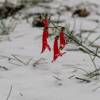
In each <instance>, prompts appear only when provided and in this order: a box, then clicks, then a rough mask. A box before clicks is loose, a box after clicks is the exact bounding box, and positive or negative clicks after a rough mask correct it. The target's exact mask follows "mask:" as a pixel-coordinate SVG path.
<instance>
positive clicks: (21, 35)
mask: <svg viewBox="0 0 100 100" xmlns="http://www.w3.org/2000/svg"><path fill="white" fill-rule="evenodd" d="M82 1H85V0H55V1H53V2H52V3H50V4H48V5H52V4H54V5H52V6H53V8H54V9H55V8H57V7H58V6H59V5H60V4H61V3H62V4H63V5H65V3H66V2H69V4H71V5H76V4H77V3H80V2H82ZM86 1H87V0H86ZM88 1H90V2H94V3H96V4H99V3H100V2H99V1H98V0H88ZM59 2H60V4H59ZM74 3H75V4H74ZM55 4H57V5H55ZM41 10H42V11H43V9H41ZM29 11H30V12H32V11H33V12H36V10H35V8H33V10H32V9H29ZM39 12H40V9H39ZM67 14H68V13H65V14H64V15H62V16H61V18H60V19H63V20H66V22H68V23H69V24H70V25H71V27H72V28H73V19H72V18H71V17H70V13H69V14H68V16H67ZM96 18H98V20H100V18H99V17H98V16H96V15H94V14H93V15H90V17H88V18H87V19H96ZM29 21H30V24H29V23H27V22H26V20H20V21H19V22H18V24H17V26H16V28H15V30H14V32H11V34H10V35H8V36H5V38H6V39H5V40H4V41H1V42H0V65H1V66H5V67H6V68H8V70H3V68H2V67H0V100H7V99H6V98H7V96H8V94H9V91H10V87H11V85H12V91H11V94H10V96H9V100H100V90H99V89H97V91H95V92H94V91H93V90H94V89H95V88H97V87H99V86H100V83H99V79H98V80H94V81H92V82H90V83H81V82H79V81H78V80H76V79H75V78H73V77H72V78H71V79H69V77H71V76H74V75H76V76H78V75H80V77H81V76H83V74H85V72H84V71H82V70H76V72H75V68H83V69H85V70H87V71H91V70H93V69H94V66H93V64H92V62H91V60H90V58H89V56H88V55H87V54H85V53H82V52H80V51H66V50H67V49H70V48H76V49H77V46H76V45H74V44H68V45H67V46H66V47H65V49H64V51H66V54H65V55H63V56H62V57H59V58H58V59H57V61H55V62H54V63H51V61H52V58H53V50H52V51H51V52H49V51H47V50H46V51H45V53H43V54H41V53H40V52H41V45H42V43H41V41H42V37H41V35H42V30H43V28H35V27H32V26H31V19H30V20H29ZM76 21H77V26H76V28H75V29H76V30H78V29H79V26H80V23H81V22H83V24H82V28H83V29H87V30H90V29H94V28H95V27H96V26H97V24H96V23H95V22H90V21H87V20H84V18H83V19H80V18H77V19H76ZM62 25H65V24H64V23H62ZM98 31H99V30H98ZM98 34H99V35H100V33H99V32H97V33H95V38H96V36H98ZM90 40H94V34H93V35H92V36H91V37H90ZM49 43H50V46H51V48H52V49H53V46H52V44H53V38H52V39H49ZM99 43H100V41H99V40H98V41H97V44H99ZM13 55H15V56H16V57H18V58H19V59H20V60H21V61H23V62H24V63H25V64H26V63H27V62H28V61H29V60H30V59H31V61H30V63H29V64H26V65H24V64H22V63H21V62H20V61H18V60H17V59H15V58H14V57H13ZM7 57H11V58H12V59H11V60H9V59H8V58H7ZM14 59H15V60H14ZM37 60H39V63H38V64H37V65H36V66H33V64H34V63H36V61H37ZM96 63H97V66H98V67H99V66H100V62H99V60H98V59H97V62H96ZM56 78H59V79H56Z"/></svg>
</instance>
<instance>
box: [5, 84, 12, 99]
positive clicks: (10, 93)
mask: <svg viewBox="0 0 100 100" xmlns="http://www.w3.org/2000/svg"><path fill="white" fill-rule="evenodd" d="M11 91H12V85H11V86H10V90H9V93H8V95H7V98H6V100H8V99H9V97H10V95H11Z"/></svg>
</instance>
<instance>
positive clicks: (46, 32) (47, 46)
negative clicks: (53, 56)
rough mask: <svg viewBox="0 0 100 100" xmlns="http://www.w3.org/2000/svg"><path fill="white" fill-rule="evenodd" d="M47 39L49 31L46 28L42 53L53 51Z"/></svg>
mask: <svg viewBox="0 0 100 100" xmlns="http://www.w3.org/2000/svg"><path fill="white" fill-rule="evenodd" d="M47 38H48V29H47V28H44V31H43V35H42V51H41V53H43V52H44V51H45V49H46V48H48V50H49V51H51V48H50V46H49V44H48V41H47Z"/></svg>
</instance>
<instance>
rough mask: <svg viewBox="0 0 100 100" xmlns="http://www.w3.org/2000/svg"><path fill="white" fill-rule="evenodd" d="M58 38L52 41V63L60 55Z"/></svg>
mask: <svg viewBox="0 0 100 100" xmlns="http://www.w3.org/2000/svg"><path fill="white" fill-rule="evenodd" d="M58 38H59V36H56V37H55V40H54V45H53V51H54V55H53V60H52V62H54V61H55V60H56V59H57V58H58V57H59V56H60V55H61V54H60V50H59V48H58Z"/></svg>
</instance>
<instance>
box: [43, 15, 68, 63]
mask: <svg viewBox="0 0 100 100" xmlns="http://www.w3.org/2000/svg"><path fill="white" fill-rule="evenodd" d="M43 24H44V30H43V35H42V51H41V53H43V52H44V51H45V49H46V48H48V50H49V51H51V48H50V46H49V44H48V41H47V39H48V26H49V22H48V18H47V16H45V19H44V21H43ZM59 38H60V48H59V47H58V40H59ZM65 44H66V41H65V36H64V27H61V31H60V34H59V36H56V37H55V39H54V45H53V60H52V62H54V61H55V60H56V59H57V58H58V57H59V56H62V55H63V54H64V53H65V52H64V53H61V52H60V49H63V48H64V47H65Z"/></svg>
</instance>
